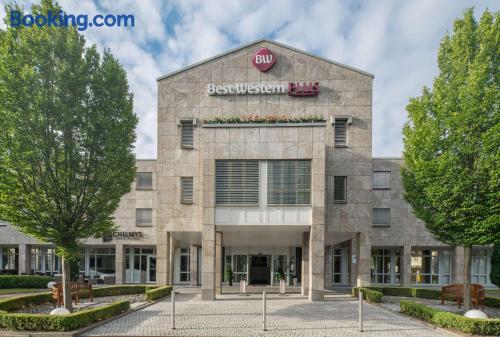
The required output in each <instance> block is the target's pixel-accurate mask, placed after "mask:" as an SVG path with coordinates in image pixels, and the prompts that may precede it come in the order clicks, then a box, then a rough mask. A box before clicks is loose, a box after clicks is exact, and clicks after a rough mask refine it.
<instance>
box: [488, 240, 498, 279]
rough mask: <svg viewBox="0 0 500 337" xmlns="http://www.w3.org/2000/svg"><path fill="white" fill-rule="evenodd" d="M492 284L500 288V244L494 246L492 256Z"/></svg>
mask: <svg viewBox="0 0 500 337" xmlns="http://www.w3.org/2000/svg"><path fill="white" fill-rule="evenodd" d="M490 280H491V283H493V284H494V285H496V286H497V287H500V243H498V242H497V243H495V244H494V245H493V254H491V270H490Z"/></svg>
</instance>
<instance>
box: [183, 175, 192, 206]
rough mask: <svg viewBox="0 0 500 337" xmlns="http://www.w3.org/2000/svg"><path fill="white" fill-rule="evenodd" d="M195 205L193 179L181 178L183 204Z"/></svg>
mask: <svg viewBox="0 0 500 337" xmlns="http://www.w3.org/2000/svg"><path fill="white" fill-rule="evenodd" d="M192 203H193V177H181V204H192Z"/></svg>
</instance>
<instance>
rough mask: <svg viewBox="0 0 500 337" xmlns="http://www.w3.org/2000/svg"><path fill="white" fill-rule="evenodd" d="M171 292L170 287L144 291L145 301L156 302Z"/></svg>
mask: <svg viewBox="0 0 500 337" xmlns="http://www.w3.org/2000/svg"><path fill="white" fill-rule="evenodd" d="M171 292H172V286H162V287H158V288H155V289H151V290H147V291H146V299H147V300H148V301H156V300H157V299H159V298H162V297H165V296H167V295H169V294H170V293H171Z"/></svg>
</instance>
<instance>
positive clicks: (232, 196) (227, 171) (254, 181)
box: [215, 160, 259, 205]
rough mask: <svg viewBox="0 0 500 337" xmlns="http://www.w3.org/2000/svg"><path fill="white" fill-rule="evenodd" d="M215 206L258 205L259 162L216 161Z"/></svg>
mask: <svg viewBox="0 0 500 337" xmlns="http://www.w3.org/2000/svg"><path fill="white" fill-rule="evenodd" d="M215 204H216V205H258V204H259V161H258V160H216V161H215Z"/></svg>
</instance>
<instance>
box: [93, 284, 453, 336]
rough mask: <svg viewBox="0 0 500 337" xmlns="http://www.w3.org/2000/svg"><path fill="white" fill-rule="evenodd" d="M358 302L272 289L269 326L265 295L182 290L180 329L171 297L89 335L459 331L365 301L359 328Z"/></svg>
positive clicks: (421, 333) (431, 333)
mask: <svg viewBox="0 0 500 337" xmlns="http://www.w3.org/2000/svg"><path fill="white" fill-rule="evenodd" d="M357 304H358V303H357V302H356V300H353V299H351V298H350V297H349V296H347V295H329V296H328V297H327V298H326V300H325V301H324V302H309V301H307V300H306V299H305V298H302V297H300V296H298V295H288V296H285V297H280V296H279V295H274V294H272V295H269V296H268V301H267V312H268V315H267V328H268V331H265V332H264V331H262V311H261V310H262V300H261V297H260V296H259V295H250V296H247V297H244V298H242V297H239V296H238V295H223V296H221V299H219V300H217V301H213V302H206V301H201V300H200V299H199V295H198V294H178V295H176V327H177V329H176V330H171V329H170V324H171V321H170V314H171V311H170V309H171V304H170V299H169V298H167V299H165V300H162V301H160V302H157V303H155V304H153V305H151V306H148V307H146V308H143V309H141V310H139V311H136V312H134V313H131V314H129V315H126V316H124V317H122V318H119V319H116V320H114V321H111V322H108V323H106V324H103V325H101V326H99V327H96V328H95V329H93V330H89V331H87V332H86V333H85V334H84V336H242V337H243V336H245V337H253V336H272V337H280V336H285V337H295V336H297V337H299V336H300V337H302V336H305V337H312V336H325V337H327V336H384V337H386V336H387V337H391V336H395V337H405V336H425V337H433V336H456V335H455V334H451V333H446V332H445V331H443V330H440V329H432V328H431V327H429V326H428V325H426V324H424V323H421V322H419V321H416V320H412V319H409V318H406V317H403V316H401V315H398V314H396V313H393V312H390V311H388V310H386V309H383V308H381V307H379V306H376V305H370V304H365V306H364V312H365V323H364V330H365V332H363V333H359V332H358V305H357Z"/></svg>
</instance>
